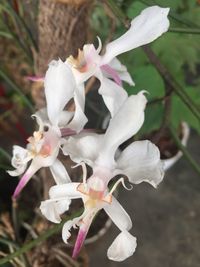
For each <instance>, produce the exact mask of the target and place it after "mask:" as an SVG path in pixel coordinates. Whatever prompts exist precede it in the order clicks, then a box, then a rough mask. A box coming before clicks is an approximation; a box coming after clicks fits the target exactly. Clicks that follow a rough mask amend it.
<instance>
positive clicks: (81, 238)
mask: <svg viewBox="0 0 200 267" xmlns="http://www.w3.org/2000/svg"><path fill="white" fill-rule="evenodd" d="M88 229H89V228H88ZM88 229H84V230H83V229H80V230H79V232H78V236H77V239H76V243H75V246H74V250H73V253H72V258H73V259H76V258H77V256H78V254H79V252H80V250H81V248H82V246H83V243H84V241H85V238H86V236H87V233H88Z"/></svg>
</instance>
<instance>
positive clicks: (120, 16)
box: [104, 0, 130, 28]
mask: <svg viewBox="0 0 200 267" xmlns="http://www.w3.org/2000/svg"><path fill="white" fill-rule="evenodd" d="M104 3H105V4H106V5H107V6H108V7H109V8H110V10H112V12H113V13H114V14H115V15H116V17H117V18H118V19H119V20H120V21H121V23H122V24H124V26H125V27H126V28H128V27H129V24H130V20H129V19H128V17H127V16H126V15H125V14H124V12H123V11H122V10H121V9H120V8H119V7H118V6H117V4H116V3H115V2H113V0H104Z"/></svg>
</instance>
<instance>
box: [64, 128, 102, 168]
mask: <svg viewBox="0 0 200 267" xmlns="http://www.w3.org/2000/svg"><path fill="white" fill-rule="evenodd" d="M102 137H103V136H102V135H98V134H96V133H87V134H86V133H84V134H79V135H77V136H75V137H70V138H69V139H68V140H67V141H66V143H65V145H64V147H63V153H64V154H65V155H69V156H70V158H71V159H72V160H73V161H74V162H76V163H80V162H81V161H84V162H86V163H87V164H89V165H90V166H92V165H93V162H94V161H95V160H96V158H97V156H98V151H99V149H100V147H101V145H102Z"/></svg>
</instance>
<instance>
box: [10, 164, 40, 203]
mask: <svg viewBox="0 0 200 267" xmlns="http://www.w3.org/2000/svg"><path fill="white" fill-rule="evenodd" d="M40 168H41V165H39V164H37V163H36V162H35V161H34V160H33V161H32V163H31V165H30V166H29V168H28V170H27V171H26V172H25V174H24V175H23V176H22V178H21V179H20V181H19V183H18V185H17V187H16V188H15V191H14V194H13V198H17V197H18V195H19V194H20V192H21V191H22V189H23V188H24V187H25V185H26V184H27V183H28V181H29V180H30V179H31V178H32V176H33V175H34V174H35V173H36V172H37V171H38V170H39V169H40Z"/></svg>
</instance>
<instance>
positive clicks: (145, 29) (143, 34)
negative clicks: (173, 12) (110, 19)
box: [102, 6, 169, 64]
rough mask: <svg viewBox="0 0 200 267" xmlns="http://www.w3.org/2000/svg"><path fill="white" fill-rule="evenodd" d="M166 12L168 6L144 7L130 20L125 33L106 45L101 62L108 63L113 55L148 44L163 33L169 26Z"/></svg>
mask: <svg viewBox="0 0 200 267" xmlns="http://www.w3.org/2000/svg"><path fill="white" fill-rule="evenodd" d="M168 13H169V8H161V7H159V6H152V7H148V8H146V9H144V10H143V11H142V12H141V14H140V15H139V16H137V17H136V18H135V19H133V20H132V22H131V27H130V29H129V30H128V31H127V32H126V33H125V34H123V35H122V36H121V37H119V38H118V39H116V40H114V41H113V42H111V43H109V44H108V45H107V46H106V53H105V55H104V56H103V57H102V64H108V63H109V62H110V61H111V60H112V59H113V58H114V57H116V56H118V55H120V54H122V53H124V52H127V51H129V50H132V49H134V48H136V47H139V46H142V45H145V44H148V43H150V42H152V41H154V40H155V39H157V38H158V37H159V36H161V35H162V34H163V33H165V32H166V31H167V30H168V28H169V20H168V18H167V15H168Z"/></svg>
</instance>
